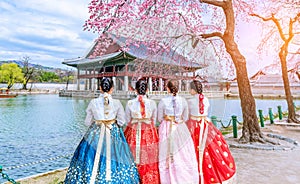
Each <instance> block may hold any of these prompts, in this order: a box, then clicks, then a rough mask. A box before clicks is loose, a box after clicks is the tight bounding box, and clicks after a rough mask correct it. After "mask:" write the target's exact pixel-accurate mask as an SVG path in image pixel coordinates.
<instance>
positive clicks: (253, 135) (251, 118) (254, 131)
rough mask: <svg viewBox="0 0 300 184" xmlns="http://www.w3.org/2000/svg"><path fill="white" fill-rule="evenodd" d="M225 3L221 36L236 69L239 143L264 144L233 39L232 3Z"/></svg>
mask: <svg viewBox="0 0 300 184" xmlns="http://www.w3.org/2000/svg"><path fill="white" fill-rule="evenodd" d="M223 2H224V1H223ZM225 2H226V3H225V5H224V6H223V7H222V8H223V11H224V13H225V16H226V30H225V33H224V35H223V41H224V43H225V47H226V51H227V52H228V53H229V54H230V56H231V58H232V61H233V63H234V66H235V68H236V77H237V83H238V89H239V97H240V100H241V107H242V113H243V131H242V136H241V138H240V139H239V141H240V142H241V143H247V142H264V141H263V135H262V133H261V131H260V127H259V124H258V118H257V115H256V105H255V100H254V97H253V95H252V91H251V87H250V81H249V78H248V73H247V72H248V71H247V66H246V59H245V57H244V56H243V55H242V54H241V53H240V51H239V48H238V46H237V44H236V42H235V39H234V30H235V17H234V11H233V6H232V1H225Z"/></svg>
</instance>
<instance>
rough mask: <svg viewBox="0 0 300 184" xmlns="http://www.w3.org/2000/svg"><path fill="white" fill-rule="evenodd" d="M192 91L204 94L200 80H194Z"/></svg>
mask: <svg viewBox="0 0 300 184" xmlns="http://www.w3.org/2000/svg"><path fill="white" fill-rule="evenodd" d="M190 85H191V89H193V90H195V91H196V92H197V93H198V94H202V91H203V89H202V84H201V82H200V81H198V80H193V81H192V82H191V83H190Z"/></svg>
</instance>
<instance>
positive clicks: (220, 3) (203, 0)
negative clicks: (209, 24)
mask: <svg viewBox="0 0 300 184" xmlns="http://www.w3.org/2000/svg"><path fill="white" fill-rule="evenodd" d="M199 2H200V3H207V4H211V5H214V6H218V7H224V6H225V1H216V0H199Z"/></svg>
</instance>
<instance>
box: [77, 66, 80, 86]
mask: <svg viewBox="0 0 300 184" xmlns="http://www.w3.org/2000/svg"><path fill="white" fill-rule="evenodd" d="M79 75H80V69H79V68H77V90H80V78H79Z"/></svg>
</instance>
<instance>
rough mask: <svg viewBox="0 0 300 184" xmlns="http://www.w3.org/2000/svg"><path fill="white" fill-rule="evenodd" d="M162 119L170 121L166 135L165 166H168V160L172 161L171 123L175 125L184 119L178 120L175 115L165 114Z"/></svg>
mask: <svg viewBox="0 0 300 184" xmlns="http://www.w3.org/2000/svg"><path fill="white" fill-rule="evenodd" d="M164 119H165V120H166V121H170V127H169V131H168V132H169V136H168V148H167V161H166V164H167V168H169V164H170V163H169V162H173V161H174V160H173V143H172V131H173V124H174V125H177V124H180V123H183V122H184V121H183V120H182V119H180V120H179V121H175V116H168V115H165V116H164Z"/></svg>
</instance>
